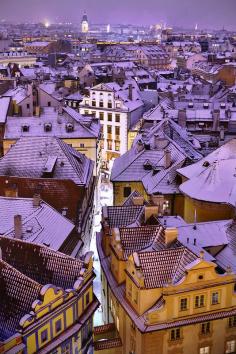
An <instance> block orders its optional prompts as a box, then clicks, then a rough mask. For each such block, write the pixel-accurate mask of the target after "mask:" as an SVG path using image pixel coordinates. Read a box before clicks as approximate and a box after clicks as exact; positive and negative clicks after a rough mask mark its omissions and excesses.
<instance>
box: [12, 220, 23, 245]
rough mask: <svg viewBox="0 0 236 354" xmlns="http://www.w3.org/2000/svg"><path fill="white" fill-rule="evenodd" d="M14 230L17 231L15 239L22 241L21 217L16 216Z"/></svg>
mask: <svg viewBox="0 0 236 354" xmlns="http://www.w3.org/2000/svg"><path fill="white" fill-rule="evenodd" d="M14 230H15V238H16V239H18V240H21V239H22V216H21V215H15V216H14Z"/></svg>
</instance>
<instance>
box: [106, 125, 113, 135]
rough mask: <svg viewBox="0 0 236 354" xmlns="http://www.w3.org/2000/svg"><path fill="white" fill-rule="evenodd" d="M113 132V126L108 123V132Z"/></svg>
mask: <svg viewBox="0 0 236 354" xmlns="http://www.w3.org/2000/svg"><path fill="white" fill-rule="evenodd" d="M111 132H112V127H111V125H108V126H107V134H111Z"/></svg>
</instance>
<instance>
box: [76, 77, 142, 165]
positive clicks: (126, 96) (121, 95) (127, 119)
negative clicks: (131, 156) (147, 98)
mask: <svg viewBox="0 0 236 354" xmlns="http://www.w3.org/2000/svg"><path fill="white" fill-rule="evenodd" d="M143 107H144V104H143V101H142V99H141V97H140V95H139V90H138V88H137V86H136V85H135V83H133V84H132V83H131V82H127V83H126V84H125V85H124V86H122V87H121V86H119V85H118V84H117V83H106V84H99V85H96V86H94V87H93V88H91V90H90V93H89V96H85V97H84V99H83V101H82V102H81V104H80V113H81V114H85V115H88V114H92V115H94V116H96V117H97V118H99V119H100V123H101V126H102V136H103V140H102V158H103V161H104V162H108V161H109V160H111V159H112V158H116V157H119V156H120V155H122V154H124V153H125V152H126V151H127V150H128V132H129V130H130V129H131V128H132V127H133V126H134V125H135V124H136V123H137V122H138V120H139V119H140V118H141V117H142V113H143Z"/></svg>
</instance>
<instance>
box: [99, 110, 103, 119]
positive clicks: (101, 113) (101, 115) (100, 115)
mask: <svg viewBox="0 0 236 354" xmlns="http://www.w3.org/2000/svg"><path fill="white" fill-rule="evenodd" d="M99 118H100V120H103V119H104V113H103V112H100V113H99Z"/></svg>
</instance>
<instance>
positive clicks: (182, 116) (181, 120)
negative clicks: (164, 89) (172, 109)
mask: <svg viewBox="0 0 236 354" xmlns="http://www.w3.org/2000/svg"><path fill="white" fill-rule="evenodd" d="M186 121H187V114H186V109H181V110H179V112H178V124H179V125H180V126H181V127H182V128H185V127H186Z"/></svg>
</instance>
